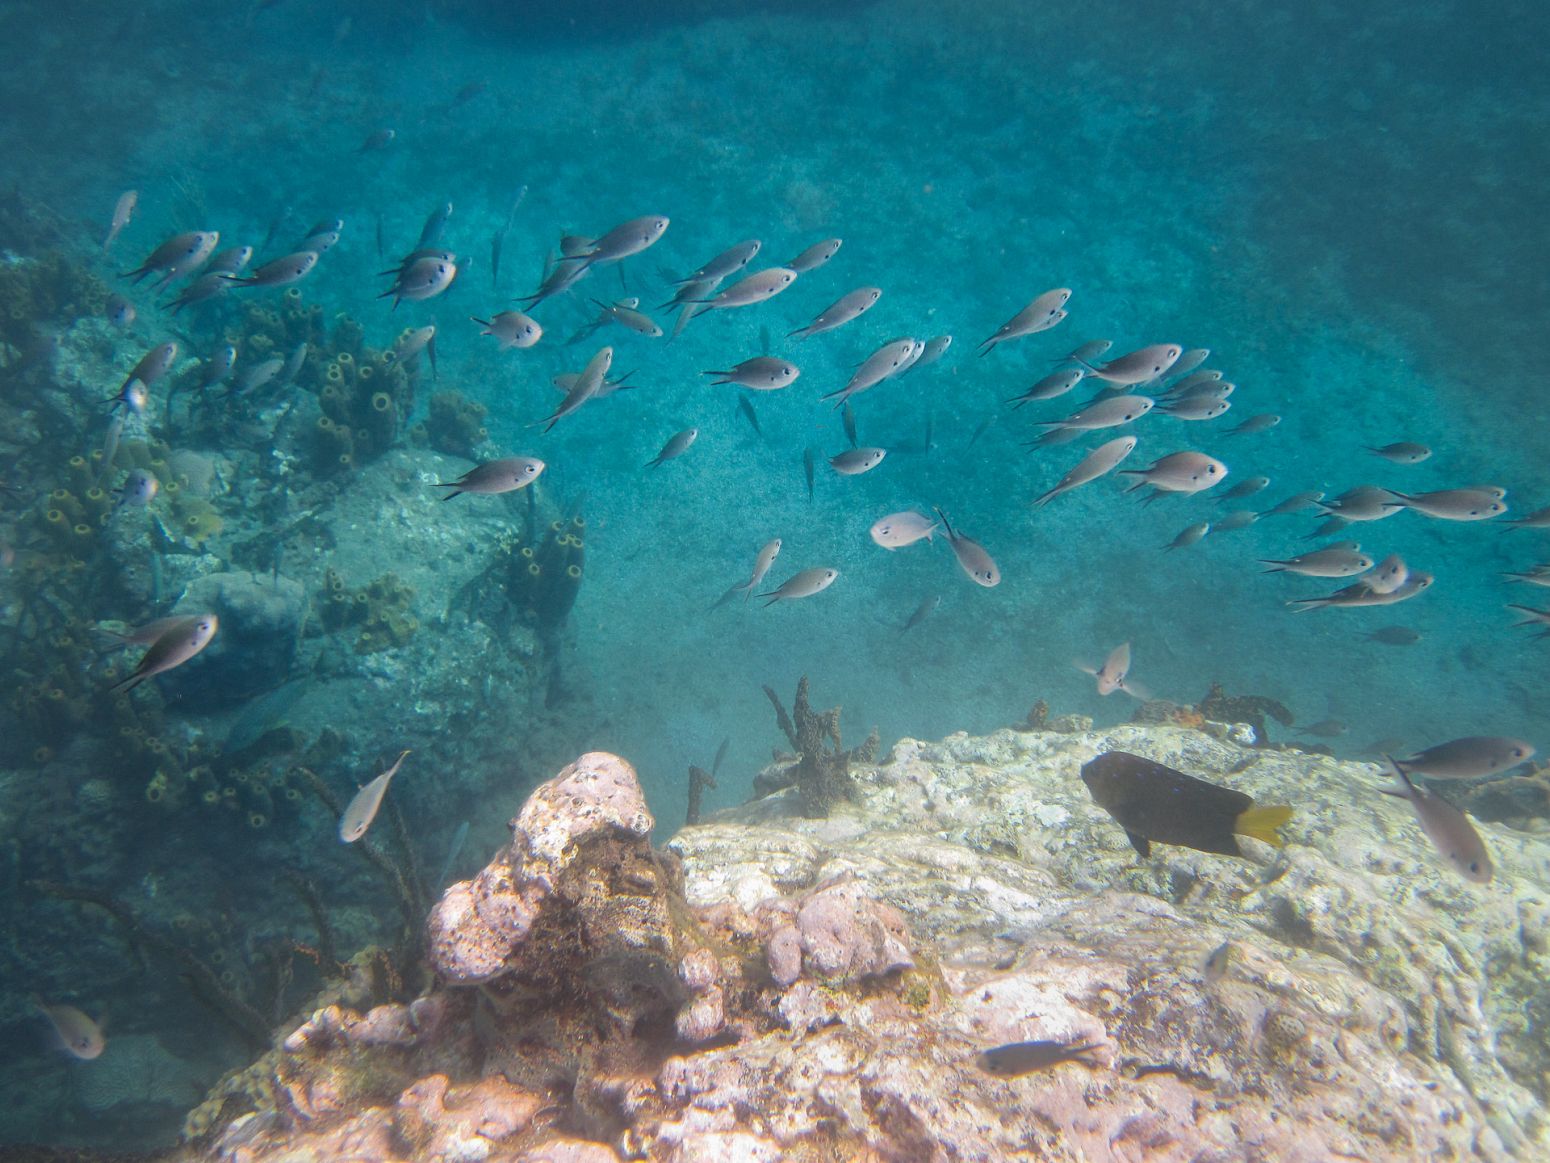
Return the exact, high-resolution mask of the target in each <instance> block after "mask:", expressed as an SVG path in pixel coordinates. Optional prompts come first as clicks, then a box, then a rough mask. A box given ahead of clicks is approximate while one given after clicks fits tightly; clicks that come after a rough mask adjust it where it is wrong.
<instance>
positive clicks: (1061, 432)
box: [1033, 396, 1156, 444]
mask: <svg viewBox="0 0 1550 1163" xmlns="http://www.w3.org/2000/svg"><path fill="white" fill-rule="evenodd" d="M1155 403H1156V401H1155V400H1152V399H1150V398H1148V397H1146V396H1111V397H1110V398H1109V399H1107V400H1099V401H1097V402H1096V403H1092V404H1089V405H1087V407H1085V408H1081V409H1079V410H1078V411H1076V412H1073V413H1072V414H1071V415H1069V416H1067V417H1066V418H1065V419H1064V420H1041V421H1039V423H1040V425H1041V426H1042V427H1044V428H1045V429H1047V431H1046V432H1045V433H1044V435H1042V436H1040V437H1039V438H1038V439H1037V440H1035V441H1033V443H1034V444H1055V443H1058V442H1059V440H1060V439H1061V438H1062V437H1064V436H1065V435H1066V434H1068V433H1070V434H1075V433H1080V432H1092V431H1096V430H1098V429H1100V428H1118V427H1119V426H1120V425H1121V424H1131V423H1134V422H1135V421H1137V420H1139V419H1141V417H1142V416H1145V415H1146V414H1147V413H1148V412H1150V411H1151V410H1152V406H1153V404H1155Z"/></svg>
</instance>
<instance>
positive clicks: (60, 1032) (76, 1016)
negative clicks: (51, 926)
mask: <svg viewBox="0 0 1550 1163" xmlns="http://www.w3.org/2000/svg"><path fill="white" fill-rule="evenodd" d="M130 193H134V191H133V190H131V191H130ZM108 241H109V242H111V241H112V239H111V238H109V240H108ZM103 249H104V250H106V249H107V247H106V246H104V247H103ZM33 1004H34V1005H35V1006H37V1007H38V1012H39V1013H41V1014H42V1015H43V1016H44V1017H45V1018H47V1019H48V1020H49V1024H50V1025H52V1026H53V1027H54V1035H55V1037H56V1038H58V1040H59V1043H58V1044H59V1047H60V1049H62V1050H64V1051H65V1052H66V1053H68V1054H69V1055H70V1056H71V1057H73V1058H79V1059H82V1060H83V1061H87V1062H90V1061H91V1060H92V1059H93V1058H98V1057H100V1056H101V1055H102V1052H103V1050H105V1049H106V1048H107V1044H108V1042H107V1038H105V1037H104V1036H103V1033H102V1027H101V1026H99V1025H98V1024H97V1023H96V1022H94V1021H92V1020H91V1019H90V1018H88V1017H87V1016H86V1015H85V1014H84V1013H82V1012H81V1011H80V1010H78V1009H76V1008H75V1007H74V1006H51V1005H45V1004H44V1003H43V1001H42V1000H41V999H39V998H34V999H33Z"/></svg>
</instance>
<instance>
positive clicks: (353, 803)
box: [339, 751, 409, 844]
mask: <svg viewBox="0 0 1550 1163" xmlns="http://www.w3.org/2000/svg"><path fill="white" fill-rule="evenodd" d="M408 754H409V752H407V751H405V752H403V753H402V754H400V755H399V757H398V759H397V760H395V761H394V763H393V766H392V767H390V768H388V769H387V770H386V771H384V772H383V773H382V774H381V775H379V776H377V778H376V779H374V780H372V781H371V782H370V783H368V784H366V785H365V786H364V787H362V788H361V789H360V790H359V791H358V792H356V793H355V796H354V798H352V799H351V800H350V803H349V805H348V806H347V807H346V808H345V810H344V815H342V816H340V817H339V839H340V840H342V841H344V842H345V843H346V844H354V843H355V842H356V841H357V840H359V839H360V838H361V837H362V836H364V835H365V834H366V829H367V828H369V827H371V822H372V821H373V820H375V819H376V818H377V811H378V809H380V808H381V807H382V797H383V796H385V795H387V789H388V784H390V783H392V782H393V777H394V776H395V775H397V774H398V769H399V768H400V767H401V766H402V765H403V762H404V758H405V756H407V755H408Z"/></svg>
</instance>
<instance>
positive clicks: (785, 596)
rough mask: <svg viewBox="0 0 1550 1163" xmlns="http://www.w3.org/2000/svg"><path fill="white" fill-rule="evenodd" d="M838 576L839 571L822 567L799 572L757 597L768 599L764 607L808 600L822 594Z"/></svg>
mask: <svg viewBox="0 0 1550 1163" xmlns="http://www.w3.org/2000/svg"><path fill="white" fill-rule="evenodd" d="M839 576H840V571H839V570H837V569H828V568H825V567H822V566H820V567H817V568H815V569H804V570H799V571H798V572H796V573H794V574H792V575H791V576H790V577H788V578H787V579H786V580H785V581H784V582H782V583H781V584H780V585H779V586H777V587H776V588H775V589H773V590H771V591H769V593H764V594H760V595H759V596H760V597H761V598H769V599H770V600H769V601H767V602H765V603H764V604H765V606H766V607H768V606H773V605H774V604H775V603H776V602H794V601H797V600H798V599H799V598H810V597H812V596H813V595H814V594H818V593H822V592H823V591H824V590H826V589H828V588H829V587H830V586H832V585H833V584H834V581H835V579H836V578H838V577H839Z"/></svg>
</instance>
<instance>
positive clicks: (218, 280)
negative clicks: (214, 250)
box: [167, 271, 232, 315]
mask: <svg viewBox="0 0 1550 1163" xmlns="http://www.w3.org/2000/svg"><path fill="white" fill-rule="evenodd" d="M231 281H232V280H231V276H230V275H227V274H223V273H222V272H220V271H213V272H210V273H208V274H203V275H200V276H199V277H198V278H197V279H195V280H194V281H193V282H191V283H189V284H188V286H186V287H184V288H183V290H182V292H181V293H180V294H179V295H178V296H177V297H176V298H174V299H172V300H171V301H170V302H169V303H168V304H167V306H168V307H169V308H170V309H171V311H172V313H173V314H174V315H176V314H178V312H180V311H182V310H183V308H185V307H197V306H198V305H199V304H200V303H209V302H211V301H212V300H215V299H219V298H221V297H222V296H224V295H225V294H226V292H228V291H230V290H231Z"/></svg>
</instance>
